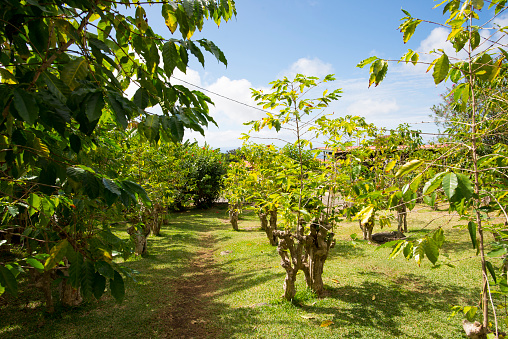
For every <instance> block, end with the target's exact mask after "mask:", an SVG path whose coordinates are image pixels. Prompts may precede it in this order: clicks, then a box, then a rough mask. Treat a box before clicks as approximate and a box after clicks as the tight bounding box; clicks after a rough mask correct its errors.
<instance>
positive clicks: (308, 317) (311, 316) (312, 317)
mask: <svg viewBox="0 0 508 339" xmlns="http://www.w3.org/2000/svg"><path fill="white" fill-rule="evenodd" d="M300 317H302V318H303V319H314V318H315V316H313V315H301V316H300Z"/></svg>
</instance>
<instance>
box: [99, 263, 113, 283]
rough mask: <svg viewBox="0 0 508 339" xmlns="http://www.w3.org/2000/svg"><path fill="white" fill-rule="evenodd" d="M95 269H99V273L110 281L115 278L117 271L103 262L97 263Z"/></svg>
mask: <svg viewBox="0 0 508 339" xmlns="http://www.w3.org/2000/svg"><path fill="white" fill-rule="evenodd" d="M95 268H96V269H97V272H99V273H100V274H101V275H103V276H105V277H106V278H109V279H114V278H115V270H114V269H113V267H111V265H110V264H109V263H108V262H106V261H103V260H100V261H97V262H96V263H95Z"/></svg>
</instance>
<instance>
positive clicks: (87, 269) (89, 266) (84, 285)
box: [81, 259, 95, 300]
mask: <svg viewBox="0 0 508 339" xmlns="http://www.w3.org/2000/svg"><path fill="white" fill-rule="evenodd" d="M94 278H95V267H94V264H93V262H92V261H91V260H89V259H86V260H85V262H84V265H83V268H82V279H81V295H82V296H83V298H84V299H85V300H92V297H93V295H94V289H93V284H94Z"/></svg>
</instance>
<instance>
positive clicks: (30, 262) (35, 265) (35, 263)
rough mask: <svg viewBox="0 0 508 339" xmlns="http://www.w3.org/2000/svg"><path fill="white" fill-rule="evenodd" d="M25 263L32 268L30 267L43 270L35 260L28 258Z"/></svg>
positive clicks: (41, 265)
mask: <svg viewBox="0 0 508 339" xmlns="http://www.w3.org/2000/svg"><path fill="white" fill-rule="evenodd" d="M26 262H27V264H28V265H30V266H32V267H35V268H37V269H39V270H44V265H43V264H42V263H41V262H40V261H39V260H37V259H35V258H28V259H26Z"/></svg>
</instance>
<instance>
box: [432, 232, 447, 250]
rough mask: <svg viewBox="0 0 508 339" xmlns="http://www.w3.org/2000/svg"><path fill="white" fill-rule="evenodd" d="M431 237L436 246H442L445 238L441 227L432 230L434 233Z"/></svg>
mask: <svg viewBox="0 0 508 339" xmlns="http://www.w3.org/2000/svg"><path fill="white" fill-rule="evenodd" d="M432 239H433V240H434V242H435V243H436V245H437V247H438V248H441V246H443V243H444V240H445V237H444V231H443V229H442V228H438V229H437V230H436V231H435V232H434V235H433V236H432Z"/></svg>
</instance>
